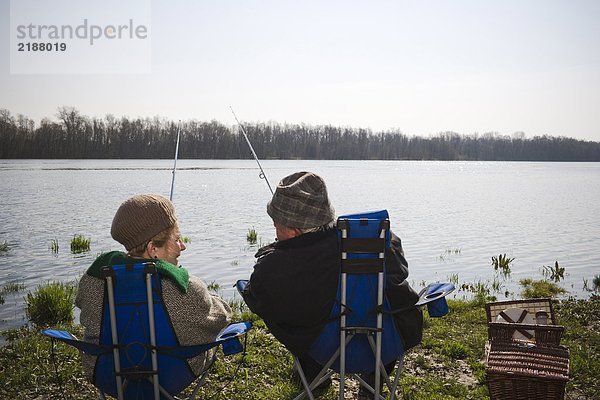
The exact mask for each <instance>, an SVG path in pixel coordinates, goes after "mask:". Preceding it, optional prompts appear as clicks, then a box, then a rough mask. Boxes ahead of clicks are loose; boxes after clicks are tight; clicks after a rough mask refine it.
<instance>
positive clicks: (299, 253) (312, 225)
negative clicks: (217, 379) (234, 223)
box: [242, 172, 423, 381]
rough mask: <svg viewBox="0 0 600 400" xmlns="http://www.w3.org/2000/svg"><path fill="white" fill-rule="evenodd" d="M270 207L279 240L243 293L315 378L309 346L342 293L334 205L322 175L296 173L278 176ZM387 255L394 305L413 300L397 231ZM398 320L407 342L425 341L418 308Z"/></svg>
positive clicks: (262, 254)
mask: <svg viewBox="0 0 600 400" xmlns="http://www.w3.org/2000/svg"><path fill="white" fill-rule="evenodd" d="M267 213H268V214H269V216H270V217H271V219H272V220H273V224H274V226H275V232H276V235H277V241H276V242H274V243H272V244H269V245H267V246H265V247H263V248H261V249H260V250H259V251H258V252H257V254H256V257H257V258H258V260H257V262H256V265H255V266H254V272H253V273H252V275H251V277H250V282H249V284H248V285H247V286H246V289H245V291H244V293H243V294H242V295H243V297H244V301H245V302H246V304H248V307H250V309H251V310H252V311H253V312H254V313H256V314H258V315H259V316H260V317H262V318H263V320H264V321H265V324H266V325H267V327H268V328H269V329H270V331H271V333H272V334H273V335H274V336H275V337H276V338H277V339H278V340H279V341H280V342H281V343H283V344H284V345H285V346H286V347H287V348H288V350H290V351H291V352H292V354H294V355H295V356H297V357H298V359H299V360H300V363H301V365H302V368H303V370H304V372H305V373H306V376H307V379H308V380H309V381H310V380H312V379H313V378H314V377H315V376H316V375H317V374H318V372H319V371H320V369H321V366H320V365H319V364H318V363H317V362H315V361H314V360H312V359H311V358H310V357H309V356H308V355H307V353H308V350H309V349H310V346H311V344H312V342H313V341H314V340H315V339H316V338H317V336H318V335H319V333H320V332H321V330H322V328H323V326H324V325H325V324H326V322H328V319H329V316H330V312H331V310H332V307H333V304H334V301H335V298H336V294H337V287H338V279H339V272H340V252H339V248H338V237H337V230H336V228H335V212H334V209H333V208H332V207H331V205H330V203H329V197H328V195H327V188H326V186H325V182H324V181H323V179H322V178H321V177H320V176H318V175H316V174H314V173H311V172H296V173H294V174H292V175H289V176H287V177H285V178H283V179H282V180H281V182H279V185H278V186H277V189H276V190H275V194H274V195H273V198H272V199H271V201H270V202H269V203H268V204H267ZM386 257H387V264H386V266H387V267H386V295H387V296H388V299H389V301H390V303H391V305H392V307H393V308H401V307H404V306H407V305H411V304H415V303H416V301H417V300H418V297H419V296H418V295H417V294H416V293H415V292H414V291H413V290H412V288H411V287H410V286H409V285H408V282H406V278H407V276H408V266H407V262H406V259H405V258H404V254H403V251H402V245H401V242H400V239H399V238H398V237H397V236H395V235H392V244H391V248H390V249H389V251H388V253H387V254H386ZM396 320H397V323H398V327H399V330H400V332H401V334H402V336H403V339H404V341H405V348H406V349H408V348H410V347H413V346H415V345H417V344H418V343H420V341H421V334H422V322H423V319H422V314H421V311H420V310H418V309H416V308H415V309H414V310H413V311H411V312H407V313H401V314H398V315H397V317H396ZM391 368H393V365H392V366H391ZM391 368H390V369H391Z"/></svg>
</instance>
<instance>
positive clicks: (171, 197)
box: [169, 120, 181, 201]
mask: <svg viewBox="0 0 600 400" xmlns="http://www.w3.org/2000/svg"><path fill="white" fill-rule="evenodd" d="M180 133H181V120H179V123H178V124H177V144H176V145H175V159H174V160H173V179H171V194H170V195H169V200H170V201H173V189H174V187H175V171H176V170H177V156H178V155H179V134H180Z"/></svg>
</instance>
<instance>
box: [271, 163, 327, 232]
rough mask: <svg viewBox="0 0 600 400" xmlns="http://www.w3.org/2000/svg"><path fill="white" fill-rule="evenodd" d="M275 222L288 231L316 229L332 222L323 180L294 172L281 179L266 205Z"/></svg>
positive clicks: (309, 173) (304, 173) (310, 174)
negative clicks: (285, 227)
mask: <svg viewBox="0 0 600 400" xmlns="http://www.w3.org/2000/svg"><path fill="white" fill-rule="evenodd" d="M267 214H269V216H270V217H271V218H272V219H273V221H274V222H276V223H278V224H280V225H283V226H287V227H290V228H302V229H306V228H316V227H319V226H322V225H325V224H328V223H330V222H331V221H333V220H334V219H335V211H334V209H333V207H331V204H329V197H328V196H327V187H326V186H325V181H323V178H321V177H320V176H319V175H316V174H313V173H312V172H296V173H294V174H292V175H289V176H286V177H285V178H283V179H282V180H281V181H280V182H279V185H277V188H276V189H275V194H273V198H272V199H271V201H270V202H269V203H268V204H267Z"/></svg>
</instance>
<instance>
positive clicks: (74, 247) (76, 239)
mask: <svg viewBox="0 0 600 400" xmlns="http://www.w3.org/2000/svg"><path fill="white" fill-rule="evenodd" d="M90 243H91V239H90V238H86V237H85V236H83V235H75V236H73V239H71V253H73V254H77V253H83V252H86V251H90Z"/></svg>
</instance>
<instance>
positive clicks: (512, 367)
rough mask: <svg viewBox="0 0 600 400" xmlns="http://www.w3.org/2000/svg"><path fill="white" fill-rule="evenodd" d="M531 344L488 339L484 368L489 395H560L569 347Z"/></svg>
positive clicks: (503, 398) (524, 398)
mask: <svg viewBox="0 0 600 400" xmlns="http://www.w3.org/2000/svg"><path fill="white" fill-rule="evenodd" d="M532 346H533V347H527V346H526V345H523V344H520V343H502V342H497V343H496V342H491V343H489V345H488V346H487V348H486V360H485V361H486V368H485V372H486V375H487V382H488V388H489V390H490V398H491V399H494V400H509V399H512V400H542V399H543V400H550V399H552V400H562V399H564V396H565V385H566V384H567V382H568V381H569V350H568V349H567V348H566V347H564V346H556V347H550V346H537V345H532Z"/></svg>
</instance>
